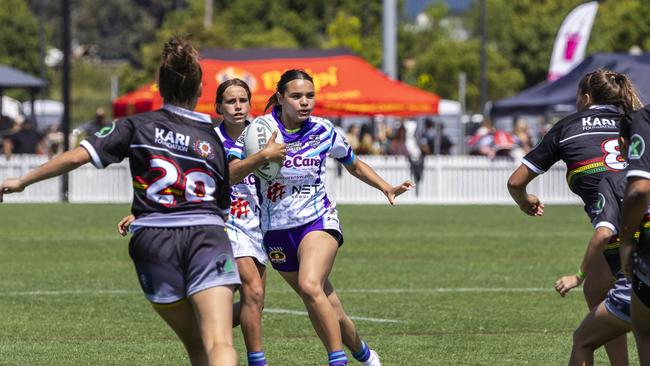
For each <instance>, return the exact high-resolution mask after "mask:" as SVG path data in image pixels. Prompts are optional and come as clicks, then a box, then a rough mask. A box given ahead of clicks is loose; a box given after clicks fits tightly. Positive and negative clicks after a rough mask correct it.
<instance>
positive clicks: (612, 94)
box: [508, 69, 642, 365]
mask: <svg viewBox="0 0 650 366" xmlns="http://www.w3.org/2000/svg"><path fill="white" fill-rule="evenodd" d="M577 97H578V98H577V104H576V107H577V109H578V112H576V113H574V114H571V115H569V116H567V117H566V118H564V119H563V120H561V121H559V122H558V123H556V124H555V126H553V128H551V130H550V131H549V132H548V133H547V134H546V135H545V136H544V137H543V139H542V140H541V141H540V143H539V144H538V145H537V146H536V147H535V148H534V149H533V150H531V151H530V152H529V153H528V154H527V155H526V156H525V157H524V159H523V160H522V164H521V165H520V166H519V167H518V168H517V170H515V172H514V173H513V174H512V176H511V177H510V179H509V180H508V190H509V192H510V195H511V196H512V198H513V199H514V200H515V202H516V203H517V205H518V206H519V208H520V209H521V210H522V211H523V212H524V213H526V214H528V215H531V216H541V215H543V214H544V204H543V203H542V202H541V201H540V199H539V198H538V197H537V196H535V195H533V194H528V193H527V191H526V187H527V186H528V184H529V183H530V182H531V181H532V180H533V179H534V178H535V177H537V176H538V175H539V174H543V173H544V172H545V171H547V170H548V169H549V168H550V167H551V166H552V165H553V164H555V163H556V162H558V161H559V160H562V161H564V162H565V163H566V165H567V183H568V185H569V188H570V189H571V190H572V191H573V192H574V193H576V194H577V195H579V196H580V198H581V199H582V201H583V202H584V204H585V211H586V212H587V215H588V216H589V219H590V220H593V219H594V217H595V212H596V207H595V205H597V203H598V184H599V182H600V180H601V179H602V178H603V177H605V176H607V175H609V174H611V173H613V172H616V171H620V170H622V169H624V168H625V166H626V164H625V161H624V160H623V159H621V157H620V150H619V146H618V141H617V136H618V124H619V121H620V119H621V118H622V117H623V115H624V113H625V112H631V111H633V110H636V109H639V108H641V106H642V103H641V101H640V100H639V98H638V97H637V95H636V92H635V90H634V87H633V86H632V83H631V82H630V80H629V79H628V78H627V76H625V75H624V74H621V73H618V72H614V71H609V70H602V69H601V70H596V71H594V72H591V73H588V74H586V75H585V76H584V77H583V78H582V79H581V80H580V84H579V86H578V93H577ZM586 270H587V273H588V274H589V276H588V277H587V281H586V282H585V284H584V288H583V290H584V294H585V299H586V300H587V304H588V305H589V308H590V309H593V308H594V307H596V306H597V305H598V304H599V303H600V302H601V301H603V299H604V298H605V295H606V294H607V292H608V291H609V289H611V288H612V286H613V285H614V277H613V276H612V275H611V273H610V271H609V270H608V268H607V262H606V261H605V260H604V258H603V256H597V257H596V258H594V261H592V265H591V267H590V268H588V269H586ZM606 349H607V354H608V356H609V359H610V362H611V363H612V364H615V365H624V364H627V363H628V361H627V359H628V357H627V350H626V340H625V337H620V338H618V339H616V340H615V341H614V342H610V343H609V344H607V345H606Z"/></svg>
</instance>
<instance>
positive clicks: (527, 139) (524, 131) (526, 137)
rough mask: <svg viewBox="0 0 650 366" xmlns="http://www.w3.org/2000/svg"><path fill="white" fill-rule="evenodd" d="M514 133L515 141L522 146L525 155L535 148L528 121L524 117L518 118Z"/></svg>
mask: <svg viewBox="0 0 650 366" xmlns="http://www.w3.org/2000/svg"><path fill="white" fill-rule="evenodd" d="M513 134H514V135H515V142H516V143H517V145H519V146H520V147H521V149H522V150H523V153H524V155H525V154H528V152H529V151H530V150H531V149H532V148H533V139H532V137H531V135H530V130H529V129H528V123H527V122H526V121H525V120H523V119H518V120H517V122H515V127H514V130H513Z"/></svg>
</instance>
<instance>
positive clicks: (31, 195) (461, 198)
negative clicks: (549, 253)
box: [0, 155, 580, 204]
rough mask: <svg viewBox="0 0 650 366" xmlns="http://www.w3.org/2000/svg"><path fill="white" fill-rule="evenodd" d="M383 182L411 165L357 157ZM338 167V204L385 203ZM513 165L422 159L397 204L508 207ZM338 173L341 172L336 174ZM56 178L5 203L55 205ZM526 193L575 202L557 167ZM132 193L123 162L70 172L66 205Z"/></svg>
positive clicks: (17, 164) (15, 172) (331, 177)
mask: <svg viewBox="0 0 650 366" xmlns="http://www.w3.org/2000/svg"><path fill="white" fill-rule="evenodd" d="M362 159H363V160H364V161H366V162H367V163H368V164H370V165H371V166H372V167H373V168H374V169H375V170H376V171H377V172H378V173H379V174H380V175H381V176H382V177H383V178H384V179H386V180H387V181H388V182H390V183H392V184H398V183H399V182H402V181H403V180H405V179H412V176H413V175H412V172H411V165H410V164H409V162H408V160H407V159H406V158H404V157H393V156H366V157H362ZM46 160H47V159H46V158H45V157H42V156H29V155H23V156H19V155H18V156H13V157H12V158H11V159H10V160H5V159H4V157H0V180H2V179H4V178H6V177H10V176H19V175H21V174H24V173H25V172H27V171H28V170H30V169H33V168H35V167H37V166H39V165H40V164H43V163H44V162H45V161H46ZM338 166H339V165H338V164H337V163H336V162H334V161H332V160H330V161H328V167H327V170H328V172H327V179H326V182H325V184H326V187H327V191H328V193H329V195H330V196H331V197H332V198H333V199H334V200H335V201H336V202H337V203H358V204H360V203H385V202H386V199H385V198H384V197H383V195H382V194H380V193H379V192H377V191H376V190H375V189H373V188H370V187H368V186H367V185H365V184H363V183H361V182H359V181H358V180H357V179H356V178H354V177H352V176H351V175H350V174H348V173H347V172H346V171H344V169H339V168H338ZM517 166H518V163H515V162H513V161H508V160H494V161H491V160H488V159H487V158H484V157H473V156H448V157H427V159H426V160H425V162H424V170H423V174H422V179H421V180H420V182H419V183H418V186H417V190H416V191H415V192H409V193H406V194H405V195H404V196H402V197H400V198H399V202H400V203H410V204H417V203H435V204H513V202H512V199H511V198H510V196H509V195H508V190H507V187H506V181H507V179H508V177H509V176H510V174H511V173H512V171H513V170H514V169H515V168H516V167H517ZM339 172H340V173H341V174H340V175H339ZM60 189H61V181H60V179H56V178H55V179H50V180H47V181H44V182H40V183H37V184H34V185H33V186H31V187H29V188H27V189H26V190H25V192H22V193H20V194H11V195H7V196H5V201H6V202H59V200H60V198H59V192H60ZM529 191H530V192H531V193H535V194H537V195H539V197H540V198H541V199H542V201H543V202H545V203H554V204H560V203H579V202H580V199H579V198H578V197H577V196H575V195H574V194H572V193H571V192H570V191H569V189H568V187H567V185H566V180H565V166H564V165H563V164H556V166H554V167H553V168H552V169H550V170H549V171H548V172H547V173H546V174H544V175H542V176H541V177H538V178H537V179H535V180H534V181H533V182H532V183H531V185H530V186H529ZM132 194H133V190H132V186H131V175H130V173H129V165H128V162H127V161H125V162H122V163H120V164H113V165H111V166H109V167H108V168H106V169H103V170H98V169H95V168H94V167H93V166H92V165H90V164H88V165H86V166H83V167H81V168H79V169H77V170H75V171H73V172H72V173H70V190H69V200H70V202H75V203H82V202H107V203H128V202H131V198H132Z"/></svg>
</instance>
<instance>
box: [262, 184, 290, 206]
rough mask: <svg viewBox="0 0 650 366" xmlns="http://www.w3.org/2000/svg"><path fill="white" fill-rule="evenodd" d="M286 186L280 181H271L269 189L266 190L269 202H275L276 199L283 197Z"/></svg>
mask: <svg viewBox="0 0 650 366" xmlns="http://www.w3.org/2000/svg"><path fill="white" fill-rule="evenodd" d="M285 187H286V186H284V185H282V184H280V183H273V184H272V185H270V186H269V189H268V190H267V191H266V198H268V199H269V200H271V202H273V203H275V201H277V200H278V199H282V198H284V194H285V192H284V188H285Z"/></svg>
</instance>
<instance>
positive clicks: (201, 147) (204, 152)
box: [192, 140, 214, 160]
mask: <svg viewBox="0 0 650 366" xmlns="http://www.w3.org/2000/svg"><path fill="white" fill-rule="evenodd" d="M192 147H193V148H194V152H196V153H197V154H199V156H201V157H202V158H203V159H207V160H210V159H213V158H214V149H213V148H212V145H210V143H209V142H207V141H203V140H196V141H194V144H193V145H192Z"/></svg>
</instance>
